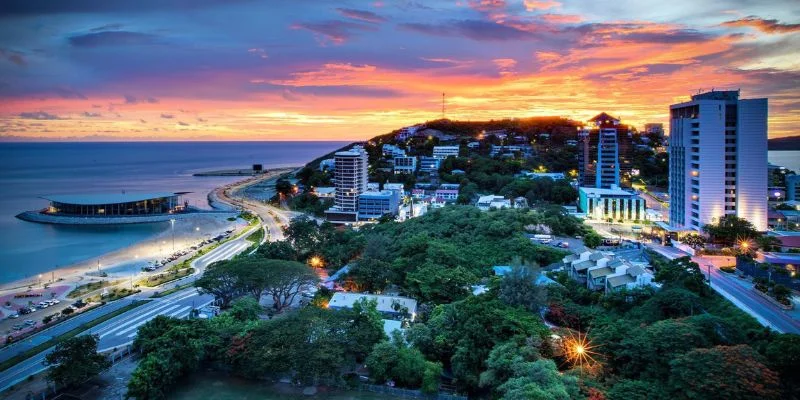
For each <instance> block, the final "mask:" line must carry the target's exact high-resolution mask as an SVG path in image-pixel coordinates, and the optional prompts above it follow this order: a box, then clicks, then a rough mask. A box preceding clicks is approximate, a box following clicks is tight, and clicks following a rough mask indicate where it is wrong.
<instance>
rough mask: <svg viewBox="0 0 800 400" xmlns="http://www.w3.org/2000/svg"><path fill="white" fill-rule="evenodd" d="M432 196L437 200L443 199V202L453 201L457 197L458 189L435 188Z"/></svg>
mask: <svg viewBox="0 0 800 400" xmlns="http://www.w3.org/2000/svg"><path fill="white" fill-rule="evenodd" d="M433 196H434V197H436V199H437V200H443V201H445V202H448V201H455V200H456V199H457V198H458V189H455V190H453V189H437V190H436V192H434V194H433Z"/></svg>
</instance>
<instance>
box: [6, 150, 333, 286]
mask: <svg viewBox="0 0 800 400" xmlns="http://www.w3.org/2000/svg"><path fill="white" fill-rule="evenodd" d="M344 144H345V143H344V142H167V143H164V142H133V143H0V283H5V282H11V281H15V280H18V279H24V278H29V277H32V276H35V275H37V274H40V273H46V272H48V271H50V270H53V269H57V268H61V267H64V266H67V265H70V264H73V263H76V262H81V261H85V260H89V259H92V258H94V257H98V256H100V255H102V254H104V253H108V252H111V251H115V250H118V249H121V248H124V247H127V246H130V245H132V244H134V243H137V242H140V241H142V240H145V239H147V238H149V237H152V236H154V235H156V234H158V233H160V232H163V231H165V230H167V229H169V224H168V223H158V224H136V225H120V226H104V227H89V226H63V225H46V224H37V223H32V222H26V221H22V220H19V219H17V218H15V215H16V214H18V213H20V212H22V211H27V210H37V209H41V208H44V207H46V206H47V204H48V203H47V201H46V200H44V199H42V198H41V197H40V196H47V195H55V194H81V193H120V192H121V191H127V192H140V191H143V192H162V191H169V192H191V193H189V194H187V195H185V196H184V197H183V198H184V200H187V201H189V203H190V204H191V205H193V206H196V207H200V208H209V206H208V202H207V195H208V193H209V192H210V191H211V190H213V189H214V188H215V187H218V186H222V185H224V184H226V183H230V182H233V181H236V180H239V179H244V178H243V177H195V176H192V174H193V173H195V172H202V171H211V170H221V169H247V168H251V166H252V164H262V165H263V166H264V168H274V167H282V166H299V165H302V164H304V163H306V162H308V161H310V160H312V159H314V158H316V157H319V156H322V155H324V154H326V153H328V152H330V151H333V150H336V149H338V148H340V147H342V146H343V145H344Z"/></svg>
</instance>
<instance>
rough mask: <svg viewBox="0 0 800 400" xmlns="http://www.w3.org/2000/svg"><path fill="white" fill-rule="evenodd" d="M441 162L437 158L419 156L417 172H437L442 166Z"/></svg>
mask: <svg viewBox="0 0 800 400" xmlns="http://www.w3.org/2000/svg"><path fill="white" fill-rule="evenodd" d="M441 163H442V160H441V159H439V158H434V157H428V156H421V157H420V158H419V170H420V171H423V172H438V171H439V167H440V166H441V165H442V164H441Z"/></svg>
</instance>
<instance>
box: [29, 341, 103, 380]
mask: <svg viewBox="0 0 800 400" xmlns="http://www.w3.org/2000/svg"><path fill="white" fill-rule="evenodd" d="M99 341H100V338H99V337H98V336H97V335H82V336H75V337H73V338H70V339H67V340H64V341H62V342H60V343H58V344H57V345H56V348H55V349H54V350H53V351H52V352H50V353H48V354H47V356H45V361H44V362H45V365H48V366H50V370H49V372H48V373H47V379H48V380H49V381H51V382H54V383H55V384H56V385H59V386H61V387H65V386H66V387H72V386H76V385H79V384H81V383H84V382H86V381H87V380H88V379H89V378H92V377H95V376H97V375H98V374H99V373H100V372H102V371H103V370H105V369H106V368H108V367H109V366H111V361H109V360H108V358H106V356H105V355H102V354H97V343H98V342H99Z"/></svg>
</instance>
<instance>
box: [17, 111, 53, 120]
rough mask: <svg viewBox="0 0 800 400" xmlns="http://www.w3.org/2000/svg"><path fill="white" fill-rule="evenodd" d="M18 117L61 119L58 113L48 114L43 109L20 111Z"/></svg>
mask: <svg viewBox="0 0 800 400" xmlns="http://www.w3.org/2000/svg"><path fill="white" fill-rule="evenodd" d="M19 117H20V118H22V119H38V120H53V119H62V118H61V117H59V116H58V115H55V114H50V113H48V112H45V111H32V112H21V113H19Z"/></svg>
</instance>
